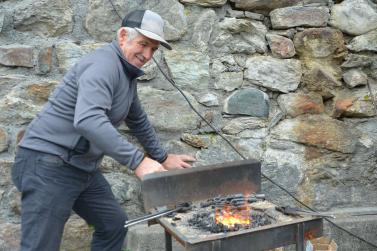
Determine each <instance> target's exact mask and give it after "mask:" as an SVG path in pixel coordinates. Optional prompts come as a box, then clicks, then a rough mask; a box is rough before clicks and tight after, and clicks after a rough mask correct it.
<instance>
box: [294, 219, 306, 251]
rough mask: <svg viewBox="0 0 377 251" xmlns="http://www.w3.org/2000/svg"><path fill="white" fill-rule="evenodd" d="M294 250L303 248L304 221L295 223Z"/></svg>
mask: <svg viewBox="0 0 377 251" xmlns="http://www.w3.org/2000/svg"><path fill="white" fill-rule="evenodd" d="M296 250H297V251H304V250H305V236H304V223H299V224H297V235H296Z"/></svg>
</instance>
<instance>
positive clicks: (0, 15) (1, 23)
mask: <svg viewBox="0 0 377 251" xmlns="http://www.w3.org/2000/svg"><path fill="white" fill-rule="evenodd" d="M4 20H5V14H4V13H2V12H0V33H1V32H2V31H3V26H4Z"/></svg>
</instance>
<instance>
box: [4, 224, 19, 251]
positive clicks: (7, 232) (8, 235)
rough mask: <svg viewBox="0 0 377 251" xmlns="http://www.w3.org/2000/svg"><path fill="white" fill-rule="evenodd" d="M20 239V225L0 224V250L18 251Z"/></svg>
mask: <svg viewBox="0 0 377 251" xmlns="http://www.w3.org/2000/svg"><path fill="white" fill-rule="evenodd" d="M20 237H21V226H20V224H13V223H3V222H0V250H9V251H13V250H19V249H20Z"/></svg>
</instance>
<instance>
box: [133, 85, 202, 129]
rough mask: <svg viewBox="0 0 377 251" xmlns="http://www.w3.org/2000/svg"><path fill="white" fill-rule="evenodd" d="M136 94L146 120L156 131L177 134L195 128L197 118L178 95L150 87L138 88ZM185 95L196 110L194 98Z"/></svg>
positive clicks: (196, 105) (187, 94)
mask: <svg viewBox="0 0 377 251" xmlns="http://www.w3.org/2000/svg"><path fill="white" fill-rule="evenodd" d="M138 93H139V97H140V100H141V102H142V104H143V107H144V109H145V111H146V113H147V114H148V118H149V119H150V120H151V122H152V124H153V125H154V126H155V127H156V128H157V129H158V130H162V131H172V132H177V131H178V132H179V131H185V130H190V129H195V128H196V123H197V122H196V121H197V116H196V115H195V113H194V112H193V111H192V110H191V108H190V107H189V106H188V104H187V102H186V100H185V99H184V98H183V97H182V95H181V94H180V93H178V92H175V91H160V90H157V89H153V88H150V87H140V88H139V90H138ZM185 94H186V96H187V97H188V98H189V100H190V101H191V103H192V104H193V106H194V107H196V109H198V104H197V103H196V101H195V99H194V97H193V96H191V95H190V94H189V93H185Z"/></svg>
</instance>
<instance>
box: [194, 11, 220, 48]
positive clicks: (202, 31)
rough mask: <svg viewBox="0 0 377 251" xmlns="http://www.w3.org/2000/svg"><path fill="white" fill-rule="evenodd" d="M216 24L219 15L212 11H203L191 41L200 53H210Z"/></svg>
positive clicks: (195, 25) (196, 23) (198, 18)
mask: <svg viewBox="0 0 377 251" xmlns="http://www.w3.org/2000/svg"><path fill="white" fill-rule="evenodd" d="M216 23H217V15H216V13H215V11H213V10H212V9H208V10H205V11H203V13H201V14H200V15H199V17H197V18H196V22H195V24H194V28H193V32H192V33H193V34H192V39H191V40H192V43H193V45H194V46H195V48H196V49H197V50H198V51H202V52H205V51H208V46H209V41H210V39H211V34H212V31H213V29H214V26H215V24H216Z"/></svg>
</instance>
